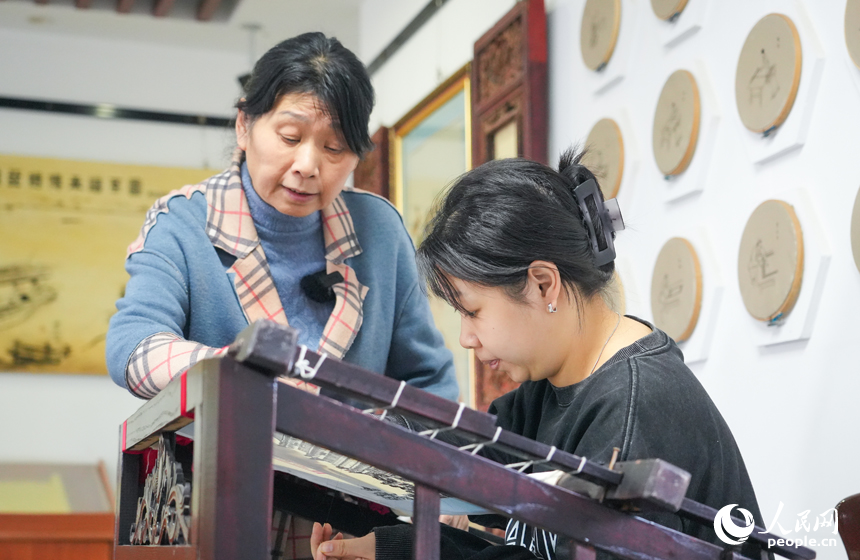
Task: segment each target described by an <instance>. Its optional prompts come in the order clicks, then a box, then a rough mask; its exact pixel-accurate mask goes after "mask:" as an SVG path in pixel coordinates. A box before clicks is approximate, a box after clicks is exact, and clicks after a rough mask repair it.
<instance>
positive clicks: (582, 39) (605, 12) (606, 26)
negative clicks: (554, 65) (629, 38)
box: [579, 0, 621, 70]
mask: <svg viewBox="0 0 860 560" xmlns="http://www.w3.org/2000/svg"><path fill="white" fill-rule="evenodd" d="M620 27H621V0H587V1H586V3H585V10H583V13H582V28H581V29H580V33H579V46H580V49H581V51H582V60H583V61H584V62H585V65H586V66H587V67H588V68H590V69H591V70H600V69H601V68H603V66H604V65H605V64H606V63H607V62H609V59H610V58H612V51H614V50H615V43H616V42H617V41H618V29H619V28H620Z"/></svg>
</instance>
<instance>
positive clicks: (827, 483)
mask: <svg viewBox="0 0 860 560" xmlns="http://www.w3.org/2000/svg"><path fill="white" fill-rule="evenodd" d="M705 1H707V2H708V5H709V8H710V11H709V12H708V14H707V17H705V18H704V25H703V27H702V29H701V30H700V31H699V32H698V33H696V34H694V35H693V36H691V37H689V38H688V39H686V40H685V41H683V42H681V43H680V44H678V45H677V46H675V47H674V48H671V49H667V48H665V47H664V46H663V44H662V42H661V38H662V37H663V35H662V32H661V28H660V25H661V24H662V22H660V21H659V20H658V19H657V18H656V17H655V16H654V15H653V12H652V11H651V8H650V2H648V1H647V0H622V3H623V6H624V10H626V13H627V14H630V13H634V10H635V14H636V16H635V18H632V19H631V18H627V19H625V21H624V23H623V24H622V29H621V39H620V40H621V41H632V45H631V46H630V47H629V48H628V49H627V50H628V51H629V58H628V59H627V60H625V61H623V64H624V70H623V74H624V79H623V80H622V82H620V83H619V84H618V85H616V86H615V87H614V88H612V89H610V90H608V91H607V92H606V93H604V94H602V95H595V94H594V93H593V91H594V90H593V88H592V87H591V86H590V85H589V84H590V81H589V80H590V79H591V76H590V75H589V72H590V71H589V70H587V69H586V68H585V66H584V64H583V63H582V58H581V56H580V52H579V28H580V22H581V16H582V11H583V7H584V3H585V2H584V0H546V4H547V12H548V14H547V17H548V35H549V37H548V40H549V57H550V59H549V67H550V72H549V74H550V84H549V85H550V96H549V97H550V111H549V114H550V138H549V146H550V154H551V158H553V159H554V158H555V157H557V155H558V153H559V152H560V151H561V150H562V149H564V148H565V147H567V146H569V145H570V144H571V143H575V142H582V141H584V139H585V137H586V135H587V134H588V131H589V130H590V128H591V126H592V125H593V124H594V123H595V122H596V121H597V120H599V119H600V118H602V117H604V116H609V115H612V116H617V115H619V113H621V112H623V113H626V115H628V121H629V123H630V126H629V128H630V131H629V132H631V134H629V137H626V138H625V141H626V146H625V149H626V150H627V155H626V158H627V164H628V172H627V175H625V178H624V180H623V182H622V185H621V192H620V194H619V199H620V202H621V207H622V210H623V212H624V215H625V218H626V220H627V222H628V225H629V226H630V228H629V229H628V230H627V231H625V232H623V233H622V234H621V235H620V236H619V239H618V250H619V254H620V255H621V256H622V258H623V259H624V260H625V261H626V262H627V263H628V268H629V270H630V271H631V272H632V274H631V276H632V278H631V279H630V280H629V284H630V285H629V286H627V287H628V288H630V289H629V290H628V294H627V295H628V309H629V310H630V311H632V312H635V313H637V314H639V315H640V316H643V317H644V318H646V319H650V318H651V313H650V304H649V301H650V299H649V298H650V296H649V294H650V279H651V270H652V268H653V265H654V262H655V261H656V257H657V253H658V252H659V250H660V248H661V247H662V245H663V243H664V242H665V241H666V240H667V239H669V238H670V237H673V236H675V235H678V234H680V233H683V232H686V231H690V230H691V229H694V228H697V227H705V228H706V229H707V230H708V231H709V236H710V240H711V244H712V245H713V252H714V253H715V260H716V261H717V264H718V266H719V269H720V270H719V276H720V277H721V279H722V285H723V286H724V290H723V299H722V305H721V306H720V308H719V312H718V315H717V319H716V324H715V326H716V333H715V336H714V338H713V340H712V344H711V345H710V357H709V358H708V359H707V360H706V361H704V362H700V363H697V364H692V369H693V371H694V372H695V373H696V375H697V376H698V377H699V379H700V380H701V381H702V383H703V384H704V385H705V387H706V388H707V390H708V392H709V393H710V394H711V396H712V398H713V399H714V401H715V402H716V403H717V405H718V407H719V408H720V410H721V411H722V413H723V415H724V416H725V418H726V420H727V422H728V423H729V425H730V426H731V428H732V430H733V432H734V435H735V438H736V440H737V441H738V444H739V446H740V448H741V450H742V452H743V454H744V457H745V460H746V464H747V467H748V470H749V471H750V475H751V477H752V480H753V483H754V484H755V487H756V491H757V494H758V498H759V504H760V506H761V509H762V513H763V515H764V517H765V522H766V523H768V524H770V522H771V520H772V519H773V517H774V515H775V514H776V512H777V508H778V506H779V504H780V502H782V503H783V504H784V507H783V511H782V513H781V516H780V517H779V522H780V523H781V524H782V526H783V527H785V528H786V529H791V530H792V532H791V533H790V534H788V535H787V536H788V537H794V536H795V535H797V534H798V533H797V531H795V530H794V529H795V522H796V521H797V519H798V514H801V513H802V512H804V511H806V510H811V511H810V513H809V516H810V517H809V520H810V522H811V523H813V522H814V517H815V516H817V515H818V514H819V513H821V512H823V511H824V510H826V509H828V508H831V507H833V506H834V505H836V503H837V502H838V501H839V500H841V499H842V498H844V497H847V496H848V495H851V494H853V493H856V492H858V491H860V476H858V475H857V473H856V471H857V469H856V468H854V467H853V465H856V464H857V463H858V462H860V445H858V439H857V436H856V434H855V432H856V428H857V426H860V407H858V406H857V399H858V395H860V375H858V370H860V367H858V365H857V360H856V359H855V357H854V356H853V354H852V352H851V350H850V349H851V347H852V346H853V344H856V343H857V339H858V336H857V329H856V326H855V323H856V321H855V317H856V315H857V313H858V311H860V273H858V271H857V268H856V267H855V265H854V263H853V260H852V256H851V247H850V241H849V221H850V215H851V208H852V205H853V202H854V197H855V195H856V193H857V190H858V186H860V168H858V167H857V165H856V151H857V146H859V145H860V128H858V127H857V126H854V125H855V123H858V122H860V89H858V87H857V86H858V84H860V76H858V72H860V71H858V70H857V69H856V68H854V67H853V66H849V63H848V62H847V53H846V51H845V41H844V33H843V14H844V11H845V2H844V1H843V0H815V1H812V0H809V1H804V2H802V5H803V6H804V7H805V10H806V11H807V13H808V15H809V18H810V20H811V22H812V25H813V26H814V28H815V30H816V32H817V35H818V37H819V39H820V41H821V43H822V45H823V50H824V52H825V55H826V61H825V66H824V73H823V78H822V81H821V84H820V89H819V93H818V98H817V101H816V102H815V105H814V110H813V112H812V122H811V126H810V128H809V131H808V135H807V137H806V143H805V145H804V146H803V148H802V149H800V150H798V151H795V152H793V153H791V154H788V155H786V156H783V157H780V158H778V159H776V160H774V161H772V162H770V163H767V164H763V165H756V164H754V163H753V162H752V159H751V156H750V150H749V149H748V147H747V146H748V145H747V144H746V143H745V142H744V141H743V137H742V135H743V134H745V133H746V129H744V128H743V126H742V124H741V122H740V119H739V117H738V116H737V111H736V109H735V101H734V72H735V64H736V62H737V57H738V54H739V52H740V49H741V46H742V45H743V42H744V40H745V38H746V35H747V33H748V32H749V30H750V29H751V28H752V26H753V25H754V24H755V22H756V21H758V19H760V18H761V17H762V16H764V15H766V14H768V13H770V12H774V11H786V10H796V6H797V4H795V3H794V2H788V1H785V0H759V1H757V2H753V3H750V2H747V1H744V0H690V6H693V5H694V4H696V3H701V2H705ZM415 4H416V5H417V4H420V2H415ZM512 5H513V2H509V1H501V0H499V1H492V2H491V1H486V2H483V1H478V0H474V1H473V0H451V1H450V2H449V3H448V4H446V5H445V7H444V8H442V10H441V11H440V13H438V14H437V15H436V16H435V17H434V18H433V19H432V20H431V21H430V22H429V23H428V24H427V25H426V26H425V28H423V29H422V30H421V31H420V32H419V33H418V34H417V35H416V37H415V38H414V39H413V40H412V41H411V42H410V43H408V44H407V45H406V46H405V47H404V48H403V49H401V51H400V52H398V54H397V55H396V56H395V57H394V58H393V59H392V60H391V61H389V63H388V64H387V65H386V66H384V67H383V68H382V69H381V70H380V71H379V72H378V73H377V74H376V75H375V76H374V85H375V87H376V93H377V98H378V105H377V108H376V111H375V112H374V121H375V124H385V125H389V126H390V125H392V124H393V123H394V122H396V121H397V120H398V119H399V118H400V117H401V116H403V115H404V114H405V113H406V112H407V111H408V110H409V109H410V108H411V107H412V106H413V105H414V104H415V103H417V102H418V101H419V100H421V99H422V98H423V97H424V96H425V95H427V94H428V93H429V92H430V91H431V90H432V89H433V88H434V87H435V86H436V85H437V84H438V83H440V82H441V81H442V80H443V79H444V78H445V77H447V76H448V75H450V74H451V73H453V72H454V71H455V70H456V69H457V68H459V67H460V66H462V65H463V64H464V63H466V62H467V61H468V60H470V59H471V57H472V44H473V43H474V41H475V40H476V39H477V38H478V37H479V36H480V35H481V34H483V33H484V32H485V31H486V30H487V29H489V28H490V27H491V26H492V25H493V24H494V23H495V22H496V21H497V20H498V19H499V18H500V17H501V16H502V15H503V14H504V13H505V12H507V10H508V9H509V8H510V7H511V6H512ZM386 6H387V3H385V2H383V1H382V0H368V1H367V2H366V3H365V9H364V10H363V11H362V37H363V38H364V37H365V35H368V34H372V35H373V36H374V43H373V44H374V45H384V43H385V41H384V40H383V37H389V38H390V37H393V36H394V35H395V34H396V33H397V32H398V31H399V30H400V28H402V26H403V25H404V24H405V21H394V20H396V18H394V17H392V18H390V20H389V18H387V17H386V14H387V12H386V9H385V8H386ZM792 13H793V12H792ZM399 17H401V18H402V17H403V16H402V14H400V15H399ZM381 24H384V25H383V26H380V25H381ZM662 25H665V24H662ZM803 33H804V31H803V30H801V34H803ZM801 39H802V40H803V41H804V48H805V49H806V48H808V47H809V45H811V43H812V41H811V38H809V37H806V38H805V37H803V36H802V37H801ZM361 44H362V45H363V46H366V45H368V44H369V41H365V40H364V39H363V40H362V42H361ZM379 48H381V47H379ZM375 54H376V53H375V52H372V53H369V56H370V57H372V55H375ZM805 56H806V58H805V60H804V64H805V67H804V72H805V74H803V77H802V80H808V79H809V77H810V75H811V68H812V64H811V58H812V57H811V56H808V54H805ZM369 59H370V58H369V57H365V60H369ZM613 63H614V62H611V63H610V64H613ZM702 65H704V66H705V67H706V68H707V72H708V74H709V75H710V81H711V82H712V83H713V90H714V96H715V103H714V104H712V105H716V107H714V106H711V107H705V108H704V109H703V110H705V111H708V112H712V111H714V110H717V111H719V113H720V115H721V119H720V124H719V127H718V128H717V132H716V135H715V137H714V138H713V140H714V145H713V150H712V153H711V158H712V160H711V165H710V168H709V170H708V172H707V173H705V174H703V175H702V177H701V181H703V186H704V190H703V192H702V193H700V194H698V195H693V196H691V197H687V198H686V199H683V200H680V201H678V202H674V203H667V202H664V195H663V193H664V192H665V189H666V185H665V182H664V180H663V178H662V177H661V175H660V174H659V172H658V171H657V168H656V164H655V163H654V160H653V155H652V152H651V143H650V138H651V128H652V123H653V112H654V107H655V105H656V100H657V97H658V95H659V93H660V90H661V89H662V86H663V83H664V82H665V80H666V78H667V77H668V75H669V74H671V73H672V72H673V71H675V70H677V69H680V68H689V69H690V70H692V71H693V72H694V74H695V73H697V72H696V71H697V68H699V67H701V66H702ZM852 73H853V74H852ZM852 76H853V78H852ZM855 78H856V81H855ZM801 88H803V85H802V86H801ZM803 102H804V99H803V98H799V99H798V101H797V102H796V103H797V104H796V106H795V109H794V111H795V112H797V114H800V113H799V111H800V109H799V108H798V107H800V105H802V104H803ZM790 118H791V117H790ZM795 118H796V117H795ZM786 124H788V123H786ZM703 141H704V138H700V140H699V142H700V145H701V144H702V143H703ZM702 157H703V156H702V155H701V153H697V154H696V156H694V158H693V164H692V165H696V164H697V158H698V160H701V159H702ZM634 161H638V174H637V175H636V176H635V177H633V178H631V177H632V175H631V174H630V172H629V166H630V164H631V163H632V162H634ZM691 169H692V167H691ZM800 187H803V188H805V189H806V190H807V192H808V194H809V196H810V198H811V199H812V200H813V205H814V208H815V211H816V213H817V215H818V218H819V221H820V223H821V227H822V229H823V231H824V236H825V238H826V241H827V243H828V244H829V247H830V253H831V254H832V260H831V264H830V268H829V271H828V276H827V281H826V289H825V292H824V295H823V297H822V299H821V301H820V305H819V306H818V312H817V317H816V320H815V328H814V331H813V334H812V336H811V338H810V339H809V340H806V341H800V342H792V343H787V344H782V345H778V346H774V347H761V346H759V345H757V344H756V340H759V339H760V337H759V335H757V334H756V330H755V328H756V327H757V325H756V324H755V321H754V320H753V319H752V318H751V317H750V316H749V315H748V314H747V312H746V310H745V308H744V306H743V303H742V301H741V297H740V292H739V289H738V287H737V279H736V278H737V264H736V263H737V249H738V246H739V243H740V236H741V233H742V231H743V228H744V225H745V224H746V220H747V218H748V217H749V215H750V214H751V212H752V210H753V209H754V208H755V207H756V206H757V205H758V204H759V203H760V202H762V201H764V200H766V199H768V198H780V197H784V198H790V197H792V196H794V194H793V193H794V192H795V190H796V189H798V188H800ZM807 278H809V276H807ZM626 280H627V279H626ZM704 282H705V283H706V286H708V284H707V283H708V282H712V283H713V282H714V278H713V277H712V278H708V277H706V278H705V279H704ZM804 282H805V284H804V286H803V288H802V290H809V289H811V282H810V281H808V280H806V279H805V280H804ZM633 288H635V289H633ZM706 290H707V287H706ZM706 294H707V291H706ZM802 296H803V292H801V297H802ZM706 297H707V296H706ZM705 303H706V304H707V302H705ZM791 319H792V316H791V315H790V316H789V321H791ZM777 532H779V531H778V530H777ZM800 534H801V536H802V535H803V534H807V535H808V536H809V537H819V538H820V537H827V536H832V535H829V534H828V533H826V532H825V531H821V530H819V531H818V532H815V533H806V532H805V531H802V530H801V533H800ZM817 552H818V555H819V558H820V559H822V560H836V559H840V560H841V559H843V558H845V551H844V549H843V548H842V545H841V541H839V543H838V546H837V547H835V548H818V549H817Z"/></svg>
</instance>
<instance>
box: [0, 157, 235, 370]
mask: <svg viewBox="0 0 860 560" xmlns="http://www.w3.org/2000/svg"><path fill="white" fill-rule="evenodd" d="M216 173H218V171H217V170H212V169H183V168H169V167H149V166H139V165H122V164H113V163H96V162H86V161H72V160H59V159H45V158H33V157H19V156H5V155H0V372H10V371H26V372H57V373H95V374H100V373H105V372H106V368H105V357H104V355H105V335H106V334H107V328H108V321H109V319H110V317H111V315H113V313H114V312H115V311H116V307H115V306H114V304H115V302H116V300H117V299H118V298H120V297H121V296H122V294H123V290H124V287H125V283H126V281H127V280H128V275H127V274H126V272H125V268H124V260H125V250H126V247H127V246H128V244H129V243H131V242H132V241H134V239H135V238H136V237H137V234H138V231H139V230H140V227H141V225H142V224H143V219H144V216H145V214H146V211H147V210H148V209H149V207H150V206H151V205H152V203H153V202H154V201H155V199H156V198H158V197H160V196H162V195H164V194H166V193H168V192H169V191H171V190H173V189H177V188H179V187H181V186H183V185H187V184H194V183H198V182H200V181H201V180H203V179H205V178H207V177H209V176H211V175H214V174H216Z"/></svg>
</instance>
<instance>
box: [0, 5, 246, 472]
mask: <svg viewBox="0 0 860 560" xmlns="http://www.w3.org/2000/svg"><path fill="white" fill-rule="evenodd" d="M0 17H2V16H0ZM152 39H153V40H152V41H150V42H141V41H132V40H125V39H122V38H105V37H87V36H84V35H81V34H71V33H60V32H55V31H51V30H44V29H42V28H40V27H34V28H29V27H28V26H27V25H22V26H21V27H19V28H17V29H16V28H8V27H0V76H3V79H2V80H0V95H2V96H8V97H23V98H35V99H46V100H57V101H66V102H73V103H83V104H93V103H112V104H115V105H118V106H122V107H131V108H141V109H150V110H155V111H164V112H175V113H192V114H207V115H214V116H221V117H229V116H230V115H231V113H232V111H231V106H232V103H233V102H234V101H235V99H236V97H237V96H238V94H239V86H238V82H236V79H235V78H236V76H237V75H239V74H241V73H244V72H246V71H247V70H248V56H247V53H246V52H243V51H229V50H215V49H208V50H207V49H199V48H193V47H188V46H181V45H179V46H178V45H167V44H163V43H162V42H159V41H158V40H157V37H153V38H152ZM233 142H234V139H233V137H232V135H231V133H230V131H229V130H221V129H215V128H211V127H208V128H203V127H194V126H185V125H175V124H159V123H152V122H141V121H128V120H103V119H95V118H91V117H83V116H73V115H59V114H51V113H39V112H32V111H20V110H11V109H2V110H0V153H3V154H17V155H30V156H37V157H54V158H68V159H79V160H92V161H108V162H117V163H128V164H142V165H157V166H181V167H209V168H222V167H224V166H225V165H226V164H227V163H228V162H229V154H230V150H231V148H232V145H233ZM129 241H131V240H129ZM0 251H2V240H0ZM141 402H142V401H140V400H139V399H137V398H135V397H133V396H131V395H130V394H129V393H128V392H127V391H125V390H124V389H120V388H119V387H117V386H116V385H114V384H113V382H111V380H110V379H109V378H108V377H107V376H87V375H34V374H10V373H0V462H25V461H34V462H72V463H95V462H97V461H99V460H103V461H104V462H105V463H106V465H107V467H108V470H109V472H110V473H111V476H112V477H114V473H115V471H116V462H117V453H118V449H119V440H118V426H119V425H120V423H121V422H122V421H123V420H125V419H126V418H127V417H128V416H130V415H131V414H132V413H133V412H134V411H135V410H136V409H137V408H138V407H139V406H140V404H141Z"/></svg>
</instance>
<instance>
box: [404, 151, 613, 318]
mask: <svg viewBox="0 0 860 560" xmlns="http://www.w3.org/2000/svg"><path fill="white" fill-rule="evenodd" d="M583 155H584V154H583V153H579V154H577V153H576V150H575V149H569V150H567V151H566V152H565V153H564V154H563V155H562V156H561V158H560V161H559V170H558V171H556V170H554V169H552V168H550V167H548V166H546V165H543V164H540V163H537V162H534V161H529V160H526V159H503V160H497V161H491V162H489V163H485V164H484V165H482V166H480V167H478V168H476V169H473V170H472V171H469V172H467V173H465V174H464V175H462V176H461V177H460V178H458V179H457V180H456V181H455V182H454V184H453V185H452V186H451V187H450V189H449V190H448V191H447V193H446V194H445V195H444V198H442V199H441V201H440V202H438V203H437V205H436V208H435V213H434V215H433V217H432V218H431V219H430V221H429V223H428V224H427V227H426V229H425V231H424V240H423V241H422V243H421V246H420V247H419V248H418V254H417V260H418V269H419V271H420V272H421V274H422V276H423V277H424V279H425V280H426V282H427V287H428V288H429V290H430V291H431V292H432V293H433V294H435V295H437V296H439V297H441V298H443V299H444V300H446V301H447V302H448V303H449V304H451V306H453V307H454V308H455V309H457V310H458V311H460V312H461V313H465V312H466V310H465V309H464V307H463V305H462V303H461V302H460V298H459V294H458V293H457V291H456V290H455V289H454V287H453V285H452V284H451V280H450V278H451V277H453V278H458V279H460V280H463V281H465V282H470V283H473V284H477V285H479V286H485V287H501V288H504V289H505V291H506V292H507V293H508V295H509V296H511V297H512V298H513V299H514V300H517V301H521V300H522V293H523V290H524V288H525V285H526V282H527V279H528V269H529V265H530V264H531V263H532V262H533V261H536V260H543V261H548V262H551V263H553V264H555V266H556V267H557V268H558V272H559V276H560V277H561V281H562V283H563V285H564V287H565V289H566V290H567V292H568V294H569V295H571V294H572V297H573V298H574V300H575V301H576V302H577V305H579V303H580V301H579V299H578V297H577V296H578V295H581V296H582V297H584V298H586V299H588V298H591V297H592V296H594V295H595V294H598V293H601V292H602V291H603V290H604V289H605V288H606V286H607V285H608V284H609V282H610V281H611V280H612V275H613V273H614V271H615V263H614V262H609V263H608V264H605V265H603V266H601V267H598V266H596V265H595V264H594V254H593V252H592V249H591V244H590V242H589V239H588V229H587V228H586V226H585V223H584V222H583V217H582V212H581V211H580V209H579V205H578V204H577V202H576V199H575V198H574V196H573V189H574V188H575V187H576V186H577V185H579V184H581V183H584V182H585V181H587V180H589V179H594V180H595V182H596V181H597V180H596V179H595V177H594V174H593V173H592V172H591V171H589V170H588V168H586V167H585V166H584V165H582V164H581V163H580V161H581V159H582V156H583ZM601 197H602V194H601Z"/></svg>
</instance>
